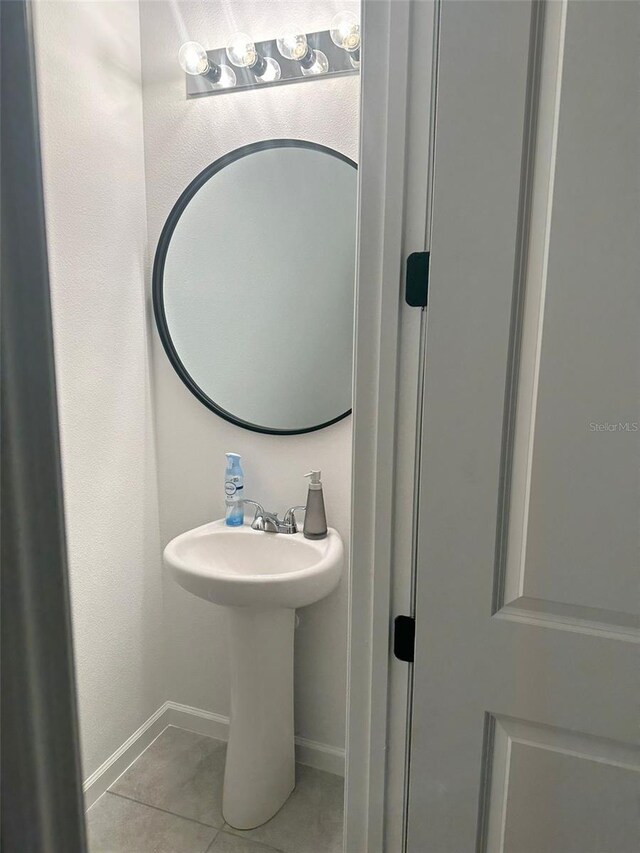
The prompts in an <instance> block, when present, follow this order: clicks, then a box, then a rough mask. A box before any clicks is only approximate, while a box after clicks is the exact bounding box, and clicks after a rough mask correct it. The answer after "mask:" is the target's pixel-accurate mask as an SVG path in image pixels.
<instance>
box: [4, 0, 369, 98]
mask: <svg viewBox="0 0 640 853" xmlns="http://www.w3.org/2000/svg"><path fill="white" fill-rule="evenodd" d="M1 2H2V0H0V3H1ZM283 29H284V32H283V33H282V35H280V36H278V37H277V38H271V39H265V40H264V41H257V42H256V41H254V40H253V38H252V37H251V36H250V35H247V34H246V33H240V32H239V33H236V34H235V35H234V36H232V37H231V38H229V39H227V43H226V46H219V47H214V48H210V49H207V50H205V49H204V47H203V46H202V45H201V44H198V42H191V41H190V42H186V44H183V45H182V47H181V48H180V51H179V54H178V58H179V60H180V65H181V67H182V69H183V70H184V72H185V83H186V94H187V98H200V97H206V96H209V95H224V94H230V93H231V92H234V93H235V92H239V91H242V90H244V89H257V88H260V87H263V88H264V87H267V86H281V85H287V84H288V83H301V82H303V81H305V80H325V79H326V78H328V77H344V76H345V75H352V74H358V73H359V71H360V24H359V20H358V18H357V16H356V15H353V14H351V13H350V12H342V13H341V14H339V15H336V16H335V17H334V19H333V21H332V24H331V30H329V29H326V30H319V31H317V32H305V30H304V29H302V28H301V27H300V26H299V24H297V22H296V21H295V20H294V21H293V25H287V26H286V27H285V28H283ZM223 44H224V42H223Z"/></svg>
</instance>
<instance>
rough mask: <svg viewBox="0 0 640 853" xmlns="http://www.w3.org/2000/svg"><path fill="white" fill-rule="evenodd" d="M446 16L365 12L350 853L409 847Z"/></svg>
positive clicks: (380, 4)
mask: <svg viewBox="0 0 640 853" xmlns="http://www.w3.org/2000/svg"><path fill="white" fill-rule="evenodd" d="M439 9H440V0H363V4H362V30H363V61H362V77H361V100H360V152H359V167H360V181H359V197H358V217H359V222H358V257H357V285H356V319H355V342H354V393H353V446H352V450H353V456H352V509H351V528H352V533H351V555H350V556H351V560H350V565H351V573H350V580H349V632H348V636H349V650H348V654H349V664H348V666H349V679H348V685H347V738H346V747H347V749H346V755H347V762H346V779H345V833H344V850H345V851H348V852H349V853H360V851H362V853H383V851H384V850H394V851H401V850H404V849H405V831H406V826H405V813H406V793H407V791H406V785H407V770H408V755H409V753H408V750H409V743H408V735H409V715H410V711H411V687H412V667H411V664H407V663H404V662H401V661H398V660H396V659H395V658H394V657H393V655H392V652H391V648H392V625H393V616H394V615H395V614H397V613H412V612H413V586H414V575H415V556H416V555H415V550H416V549H415V545H416V530H415V523H414V521H415V519H416V518H417V496H418V485H419V484H418V481H417V471H418V466H417V464H416V461H417V454H418V452H419V436H420V424H421V416H422V386H423V369H422V365H423V355H424V347H425V334H426V316H425V310H424V309H419V308H410V307H409V306H407V304H406V303H405V301H404V261H405V258H406V257H407V256H408V255H409V254H410V253H411V252H416V251H424V250H426V249H428V248H429V242H430V241H429V233H430V196H431V172H432V164H433V154H434V137H435V123H434V120H433V116H434V115H435V111H434V109H433V105H434V104H435V99H436V95H437V91H436V88H437V87H436V79H437V76H436V74H435V67H436V62H437V35H438V20H439ZM369 57H371V58H370V59H369ZM387 72H388V73H387ZM381 520H382V522H383V523H380V522H381ZM387 520H390V521H391V523H387Z"/></svg>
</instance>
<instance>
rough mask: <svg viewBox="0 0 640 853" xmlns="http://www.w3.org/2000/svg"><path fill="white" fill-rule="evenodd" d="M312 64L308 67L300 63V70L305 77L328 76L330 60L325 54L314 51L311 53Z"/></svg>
mask: <svg viewBox="0 0 640 853" xmlns="http://www.w3.org/2000/svg"><path fill="white" fill-rule="evenodd" d="M311 54H312V55H311V60H312V61H311V64H310V65H308V66H307V65H306V64H305V63H303V62H301V63H300V70H301V71H302V76H303V77H315V75H316V74H326V73H327V71H328V70H329V60H328V59H327V56H326V54H325V53H323V52H322V51H321V50H312V51H311Z"/></svg>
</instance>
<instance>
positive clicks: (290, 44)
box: [276, 33, 309, 62]
mask: <svg viewBox="0 0 640 853" xmlns="http://www.w3.org/2000/svg"><path fill="white" fill-rule="evenodd" d="M276 44H277V45H278V50H279V51H280V53H281V54H282V56H284V58H285V59H292V60H293V61H294V62H299V61H300V60H301V59H304V58H305V56H306V55H307V53H308V51H309V45H308V43H307V37H306V36H305V35H304V34H300V35H296V34H295V33H286V34H285V35H283V36H281V37H280V38H279V39H276Z"/></svg>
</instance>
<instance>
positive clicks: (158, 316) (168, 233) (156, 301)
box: [153, 139, 358, 435]
mask: <svg viewBox="0 0 640 853" xmlns="http://www.w3.org/2000/svg"><path fill="white" fill-rule="evenodd" d="M270 148H307V149H311V150H313V151H322V152H323V153H325V154H329V155H330V156H332V157H336V158H337V159H338V160H342V161H343V162H344V163H348V164H349V165H350V166H353V168H354V169H356V170H357V168H358V166H357V164H356V163H355V162H354V161H353V160H351V159H350V158H349V157H346V156H345V155H344V154H341V153H340V152H339V151H335V150H334V149H333V148H328V147H327V146H325V145H320V144H319V143H317V142H307V141H306V140H302V139H267V140H263V141H262V142H252V143H250V144H249V145H243V146H242V147H241V148H236V149H235V150H234V151H230V152H229V153H228V154H225V155H224V156H223V157H220V158H219V159H218V160H215V161H214V162H213V163H211V164H210V165H209V166H207V167H206V169H203V171H202V172H200V174H199V175H196V177H195V178H194V179H193V181H191V183H190V184H189V185H188V186H187V187H186V189H185V190H184V191H183V192H182V194H181V195H180V197H179V198H178V200H177V202H176V203H175V205H174V206H173V208H172V209H171V212H170V213H169V216H168V217H167V221H166V222H165V224H164V226H163V228H162V232H161V234H160V239H159V240H158V246H157V249H156V254H155V259H154V262H153V313H154V316H155V320H156V327H157V329H158V334H159V335H160V340H161V342H162V346H163V347H164V351H165V353H166V354H167V358H168V359H169V361H170V363H171V365H172V367H173V369H174V370H175V372H176V373H177V374H178V376H179V377H180V379H181V380H182V382H183V383H184V384H185V385H186V386H187V388H188V389H189V391H191V393H192V394H193V395H194V397H196V398H197V399H198V400H199V401H200V402H201V403H202V404H203V405H204V406H206V407H207V409H210V411H212V412H214V414H216V415H218V416H219V417H221V418H223V419H224V420H225V421H229V422H230V423H232V424H235V425H236V426H239V427H242V428H243V429H248V430H251V431H252V432H260V433H264V434H267V435H303V434H304V433H308V432H316V430H319V429H324V428H325V427H328V426H331V425H332V424H335V423H338V421H341V420H343V419H344V418H346V417H348V416H349V415H350V414H351V411H352V409H348V410H347V411H346V412H343V413H342V414H340V415H338V416H337V417H335V418H332V419H331V420H329V421H325V422H324V423H321V424H317V425H315V426H311V427H304V428H303V429H273V428H271V427H265V426H259V425H258V424H253V423H250V422H249V421H245V420H243V419H242V418H238V417H236V416H235V415H233V414H232V413H231V412H228V411H227V410H226V409H223V408H222V407H221V406H218V405H217V403H216V402H215V401H214V400H212V399H211V398H210V397H209V396H208V395H207V394H205V392H204V391H203V390H202V388H200V386H199V385H198V384H197V383H196V382H195V381H194V379H193V377H192V376H191V375H190V373H189V371H188V370H187V368H186V367H185V366H184V364H183V363H182V360H181V359H180V356H179V355H178V352H177V350H176V348H175V346H174V344H173V341H172V340H171V334H170V332H169V326H168V324H167V317H166V314H165V310H164V293H163V278H164V265H165V259H166V256H167V252H168V251H169V245H170V243H171V237H172V236H173V232H174V230H175V228H176V225H177V224H178V221H179V220H180V217H181V216H182V213H183V212H184V210H185V208H186V207H187V205H188V204H189V202H190V201H191V199H192V198H193V196H194V195H195V194H196V193H197V192H198V190H199V189H201V188H202V187H203V186H204V184H206V182H207V181H208V180H209V178H212V177H213V176H214V175H215V174H216V173H217V172H220V171H221V170H222V169H224V168H225V166H228V165H230V164H231V163H234V162H235V161H236V160H240V159H241V158H242V157H246V156H247V155H248V154H253V153H255V152H256V151H264V150H266V149H270ZM354 284H355V282H354Z"/></svg>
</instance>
